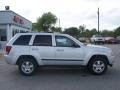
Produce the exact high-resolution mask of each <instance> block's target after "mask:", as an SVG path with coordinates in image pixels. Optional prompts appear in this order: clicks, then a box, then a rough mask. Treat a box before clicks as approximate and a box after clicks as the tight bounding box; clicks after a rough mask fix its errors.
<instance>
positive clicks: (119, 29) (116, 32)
mask: <svg viewBox="0 0 120 90" xmlns="http://www.w3.org/2000/svg"><path fill="white" fill-rule="evenodd" d="M114 35H115V37H117V36H120V27H118V28H116V29H115V30H114Z"/></svg>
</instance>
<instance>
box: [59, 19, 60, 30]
mask: <svg viewBox="0 0 120 90" xmlns="http://www.w3.org/2000/svg"><path fill="white" fill-rule="evenodd" d="M59 28H60V19H59Z"/></svg>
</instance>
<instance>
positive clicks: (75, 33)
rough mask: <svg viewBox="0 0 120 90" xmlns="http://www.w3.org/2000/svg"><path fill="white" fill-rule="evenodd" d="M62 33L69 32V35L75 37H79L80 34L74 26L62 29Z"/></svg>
mask: <svg viewBox="0 0 120 90" xmlns="http://www.w3.org/2000/svg"><path fill="white" fill-rule="evenodd" d="M63 33H65V34H69V35H71V36H73V37H75V38H79V34H80V32H79V30H78V28H76V27H70V28H67V29H65V30H64V32H63Z"/></svg>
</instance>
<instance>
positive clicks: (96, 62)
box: [87, 57, 107, 75]
mask: <svg viewBox="0 0 120 90" xmlns="http://www.w3.org/2000/svg"><path fill="white" fill-rule="evenodd" d="M87 67H88V70H89V72H90V73H92V74H95V75H102V74H104V73H105V72H106V71H107V61H106V59H105V58H101V57H95V58H93V59H91V60H90V62H89V63H88V66H87Z"/></svg>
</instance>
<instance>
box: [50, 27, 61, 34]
mask: <svg viewBox="0 0 120 90" xmlns="http://www.w3.org/2000/svg"><path fill="white" fill-rule="evenodd" d="M51 31H52V32H60V33H62V29H61V28H60V27H51Z"/></svg>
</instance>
